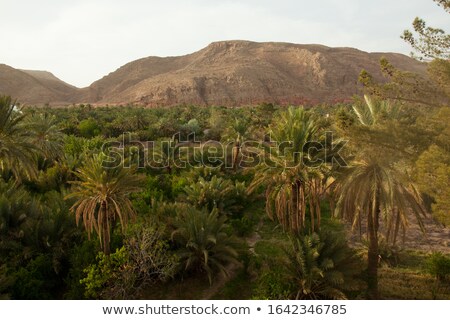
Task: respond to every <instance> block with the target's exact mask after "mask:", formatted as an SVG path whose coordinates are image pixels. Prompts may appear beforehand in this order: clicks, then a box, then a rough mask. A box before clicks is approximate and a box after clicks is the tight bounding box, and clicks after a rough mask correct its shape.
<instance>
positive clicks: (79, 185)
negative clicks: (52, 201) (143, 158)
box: [67, 153, 142, 254]
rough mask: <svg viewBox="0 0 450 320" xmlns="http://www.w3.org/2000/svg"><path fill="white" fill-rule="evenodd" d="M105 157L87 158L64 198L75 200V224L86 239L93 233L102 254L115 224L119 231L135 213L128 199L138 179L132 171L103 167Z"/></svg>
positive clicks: (137, 184) (107, 247)
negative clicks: (119, 227)
mask: <svg viewBox="0 0 450 320" xmlns="http://www.w3.org/2000/svg"><path fill="white" fill-rule="evenodd" d="M106 160H107V156H106V155H104V154H102V153H100V154H98V155H92V156H91V157H89V158H87V159H86V161H85V163H84V165H83V166H82V167H81V168H80V169H79V170H78V171H77V172H76V173H75V174H76V176H77V177H78V179H79V180H77V181H73V182H72V184H73V190H72V193H70V194H69V195H68V196H67V198H75V199H76V202H75V204H74V205H73V206H72V207H71V211H72V212H74V213H75V215H76V221H77V223H79V222H80V220H82V221H83V225H84V227H85V229H86V231H87V232H88V236H89V237H90V235H91V234H92V233H93V232H95V233H97V235H98V238H99V240H100V245H101V247H102V249H103V251H104V253H105V254H109V253H110V236H111V231H112V229H113V228H114V226H115V224H116V221H117V220H119V222H120V225H121V226H122V231H123V229H124V228H125V226H126V225H127V223H128V221H129V219H132V218H134V217H135V211H134V209H133V206H132V203H131V201H130V199H129V195H130V193H132V192H139V191H140V190H141V187H140V186H141V181H142V179H141V177H140V176H139V175H137V173H136V172H135V170H134V169H126V168H124V167H123V166H122V164H121V165H119V166H116V167H113V168H108V167H105V166H104V164H105V161H106Z"/></svg>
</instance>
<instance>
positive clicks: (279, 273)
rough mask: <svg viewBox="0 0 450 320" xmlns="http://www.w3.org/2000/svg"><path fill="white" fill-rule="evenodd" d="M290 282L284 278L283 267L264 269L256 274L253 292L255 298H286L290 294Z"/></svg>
mask: <svg viewBox="0 0 450 320" xmlns="http://www.w3.org/2000/svg"><path fill="white" fill-rule="evenodd" d="M291 285H292V284H291V283H289V282H288V281H287V280H286V274H285V270H284V268H280V267H279V266H275V267H273V266H272V268H270V269H264V270H263V271H262V272H261V274H260V275H259V276H258V281H257V284H256V287H255V289H254V292H253V297H252V299H255V300H286V299H289V298H290V296H291V291H292V286H291Z"/></svg>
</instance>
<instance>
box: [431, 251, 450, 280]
mask: <svg viewBox="0 0 450 320" xmlns="http://www.w3.org/2000/svg"><path fill="white" fill-rule="evenodd" d="M426 270H427V271H428V272H429V273H430V274H431V275H432V276H434V277H435V278H436V279H437V280H439V281H442V282H444V281H449V280H450V257H449V256H447V255H444V254H443V253H441V252H434V253H432V254H430V255H429V257H428V258H427V261H426Z"/></svg>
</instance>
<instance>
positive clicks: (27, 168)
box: [0, 96, 39, 180]
mask: <svg viewBox="0 0 450 320" xmlns="http://www.w3.org/2000/svg"><path fill="white" fill-rule="evenodd" d="M15 103H16V102H15V101H12V99H11V97H9V96H0V172H1V173H5V172H7V171H11V172H12V174H13V175H14V177H15V178H16V179H17V180H20V179H21V177H23V176H24V175H25V176H26V177H28V178H30V177H34V176H35V175H36V161H35V155H36V153H38V152H39V150H38V149H37V148H36V147H35V146H34V145H33V144H32V143H31V139H30V138H31V135H30V132H29V131H28V130H27V128H26V126H25V125H24V118H25V116H24V115H23V114H22V113H21V112H20V110H17V109H16V107H15Z"/></svg>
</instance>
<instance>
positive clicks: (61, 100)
mask: <svg viewBox="0 0 450 320" xmlns="http://www.w3.org/2000/svg"><path fill="white" fill-rule="evenodd" d="M78 92H79V89H77V88H76V87H74V86H71V85H69V84H67V83H65V82H63V81H61V80H60V79H58V78H57V77H55V76H54V75H53V74H51V73H50V72H47V71H34V70H19V69H14V68H12V67H10V66H7V65H5V64H0V94H7V95H10V96H12V97H13V98H14V99H17V100H18V101H19V102H21V103H25V104H47V103H48V104H67V103H69V102H70V101H72V100H74V99H75V98H76V97H77V94H78Z"/></svg>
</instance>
